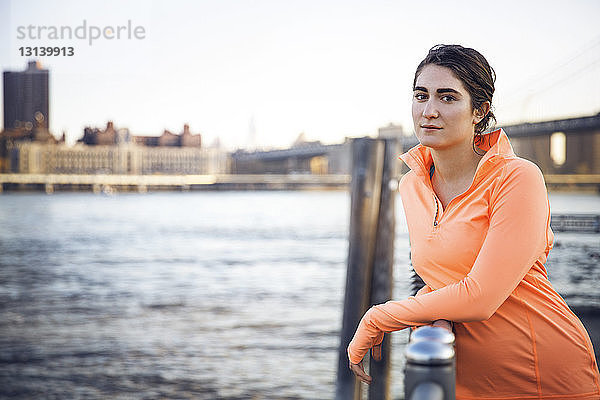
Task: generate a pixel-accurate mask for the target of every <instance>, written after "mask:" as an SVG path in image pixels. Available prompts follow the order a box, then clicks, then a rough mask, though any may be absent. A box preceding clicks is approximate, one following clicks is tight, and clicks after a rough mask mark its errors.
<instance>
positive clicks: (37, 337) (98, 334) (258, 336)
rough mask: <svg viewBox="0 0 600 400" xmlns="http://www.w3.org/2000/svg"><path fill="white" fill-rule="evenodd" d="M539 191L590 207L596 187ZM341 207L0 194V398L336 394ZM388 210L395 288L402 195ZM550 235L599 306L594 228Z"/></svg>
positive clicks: (397, 338)
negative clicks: (393, 215)
mask: <svg viewBox="0 0 600 400" xmlns="http://www.w3.org/2000/svg"><path fill="white" fill-rule="evenodd" d="M398 200H399V197H398ZM551 203H552V207H553V212H592V213H600V197H598V196H595V195H584V194H553V195H551ZM349 209H350V198H349V195H348V194H347V193H345V192H188V193H148V194H117V195H114V196H105V195H94V194H89V193H56V194H54V195H50V196H48V195H42V194H23V193H5V194H3V195H1V196H0V398H15V399H38V398H39V399H42V398H43V399H77V398H81V399H84V398H85V399H106V398H110V399H161V398H164V399H256V400H258V399H331V398H333V395H334V390H335V376H336V366H337V348H338V345H339V338H338V332H339V329H340V325H341V316H342V302H343V296H344V285H345V273H346V256H347V251H348V243H347V233H348V221H349ZM397 221H398V222H397V228H396V231H397V240H396V247H395V253H396V254H395V272H394V275H395V277H394V279H395V283H394V285H395V286H394V296H395V297H396V298H402V297H405V296H407V295H408V293H409V288H408V267H407V262H408V252H409V248H408V234H407V230H406V225H405V223H404V216H403V212H402V207H401V204H400V203H399V202H398V204H397ZM556 241H557V243H559V245H558V246H557V247H556V248H555V249H553V251H552V252H551V256H550V259H549V261H548V270H549V274H550V278H551V280H552V282H553V283H554V285H555V287H557V289H558V290H559V292H561V293H562V294H563V295H564V296H565V298H566V299H567V300H568V301H569V302H570V303H573V304H592V305H595V306H598V307H600V293H599V292H598V283H599V282H600V267H599V266H598V261H599V258H600V239H599V237H598V235H593V234H567V233H564V234H560V233H557V234H556ZM405 342H406V334H405V333H404V332H397V333H394V334H393V335H392V343H393V347H394V350H393V355H392V357H393V377H394V380H393V384H392V391H393V397H394V398H399V397H401V395H402V390H403V389H402V365H403V364H402V362H403V361H402V348H403V346H404V343H405Z"/></svg>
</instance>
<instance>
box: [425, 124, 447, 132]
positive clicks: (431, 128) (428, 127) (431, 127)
mask: <svg viewBox="0 0 600 400" xmlns="http://www.w3.org/2000/svg"><path fill="white" fill-rule="evenodd" d="M421 129H423V130H424V131H425V132H436V131H439V130H440V129H442V128H441V127H439V126H435V125H421Z"/></svg>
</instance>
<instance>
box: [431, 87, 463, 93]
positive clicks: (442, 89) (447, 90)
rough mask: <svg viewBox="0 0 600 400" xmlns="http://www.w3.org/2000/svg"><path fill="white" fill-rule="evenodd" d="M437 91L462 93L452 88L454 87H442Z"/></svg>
mask: <svg viewBox="0 0 600 400" xmlns="http://www.w3.org/2000/svg"><path fill="white" fill-rule="evenodd" d="M436 92H438V93H440V94H441V93H456V94H460V92H459V91H458V90H456V89H452V88H440V89H438V90H436Z"/></svg>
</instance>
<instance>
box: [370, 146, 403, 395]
mask: <svg viewBox="0 0 600 400" xmlns="http://www.w3.org/2000/svg"><path fill="white" fill-rule="evenodd" d="M398 154H400V146H399V142H398V140H395V139H386V140H385V155H384V159H383V171H382V178H381V195H380V202H379V204H380V205H379V216H378V222H377V234H376V239H375V240H376V242H375V254H374V260H373V277H372V280H371V301H370V303H371V305H373V304H381V303H385V302H386V301H388V300H390V299H391V298H392V284H393V273H394V268H393V267H394V239H395V236H396V235H395V232H396V207H395V199H396V192H397V191H396V190H397V177H398V169H399V161H398ZM381 350H382V352H381V353H382V356H383V358H382V360H381V361H379V362H376V361H374V360H373V359H371V362H370V366H369V375H371V376H372V377H373V382H372V383H371V385H370V386H369V399H371V400H388V399H389V398H390V372H391V368H392V362H391V343H390V337H389V335H385V338H384V340H383V344H382V349H381Z"/></svg>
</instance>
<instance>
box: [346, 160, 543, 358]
mask: <svg viewBox="0 0 600 400" xmlns="http://www.w3.org/2000/svg"><path fill="white" fill-rule="evenodd" d="M489 210H490V211H489V229H488V232H487V235H486V238H485V240H484V242H483V245H482V247H481V249H480V251H479V254H478V256H477V258H476V260H475V263H474V265H473V267H472V268H471V271H470V272H469V273H468V274H467V276H465V277H464V278H463V279H462V280H460V281H458V282H456V283H453V284H450V285H448V286H445V287H442V288H439V289H437V290H433V291H431V292H428V293H423V294H420V295H419V296H418V297H414V296H411V297H409V298H408V299H405V300H401V301H389V302H387V303H384V304H380V305H377V306H374V307H371V309H369V310H368V311H367V312H366V313H365V315H364V316H363V318H362V319H361V321H360V323H359V325H358V328H357V331H356V333H355V335H354V338H353V339H352V341H351V342H350V345H349V346H348V357H349V359H350V361H351V362H352V363H358V362H360V360H362V358H363V356H364V355H365V354H366V352H367V351H368V350H369V348H370V347H372V346H373V344H376V343H375V342H374V341H373V339H375V338H379V336H380V335H381V333H382V332H392V331H396V330H400V329H404V328H407V327H409V326H415V325H424V324H428V323H431V322H432V321H435V320H438V319H445V320H449V321H454V322H471V321H483V320H487V319H488V318H490V317H491V316H492V315H493V314H494V312H495V311H496V310H497V309H498V307H500V305H502V303H503V302H504V301H505V300H506V299H507V298H508V296H509V295H510V294H511V293H512V292H513V290H515V288H516V287H517V285H518V284H519V282H520V281H521V280H522V279H523V277H524V276H525V274H526V273H527V271H529V269H530V268H531V267H532V265H533V264H534V263H535V261H536V260H537V259H538V258H539V257H540V256H541V255H543V254H544V253H546V255H547V251H548V250H549V243H548V229H549V228H548V226H549V219H550V209H549V204H548V197H547V192H546V187H545V184H544V179H543V176H542V174H541V172H540V170H539V169H538V168H537V166H536V165H535V164H533V163H530V162H528V161H524V160H519V162H518V163H517V165H516V166H514V165H513V166H512V168H510V167H509V166H508V165H505V166H504V171H503V173H502V177H501V178H500V183H499V184H498V186H497V187H496V188H495V190H493V192H492V194H491V197H490V207H489ZM424 292H425V291H424ZM381 336H382V335H381Z"/></svg>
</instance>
